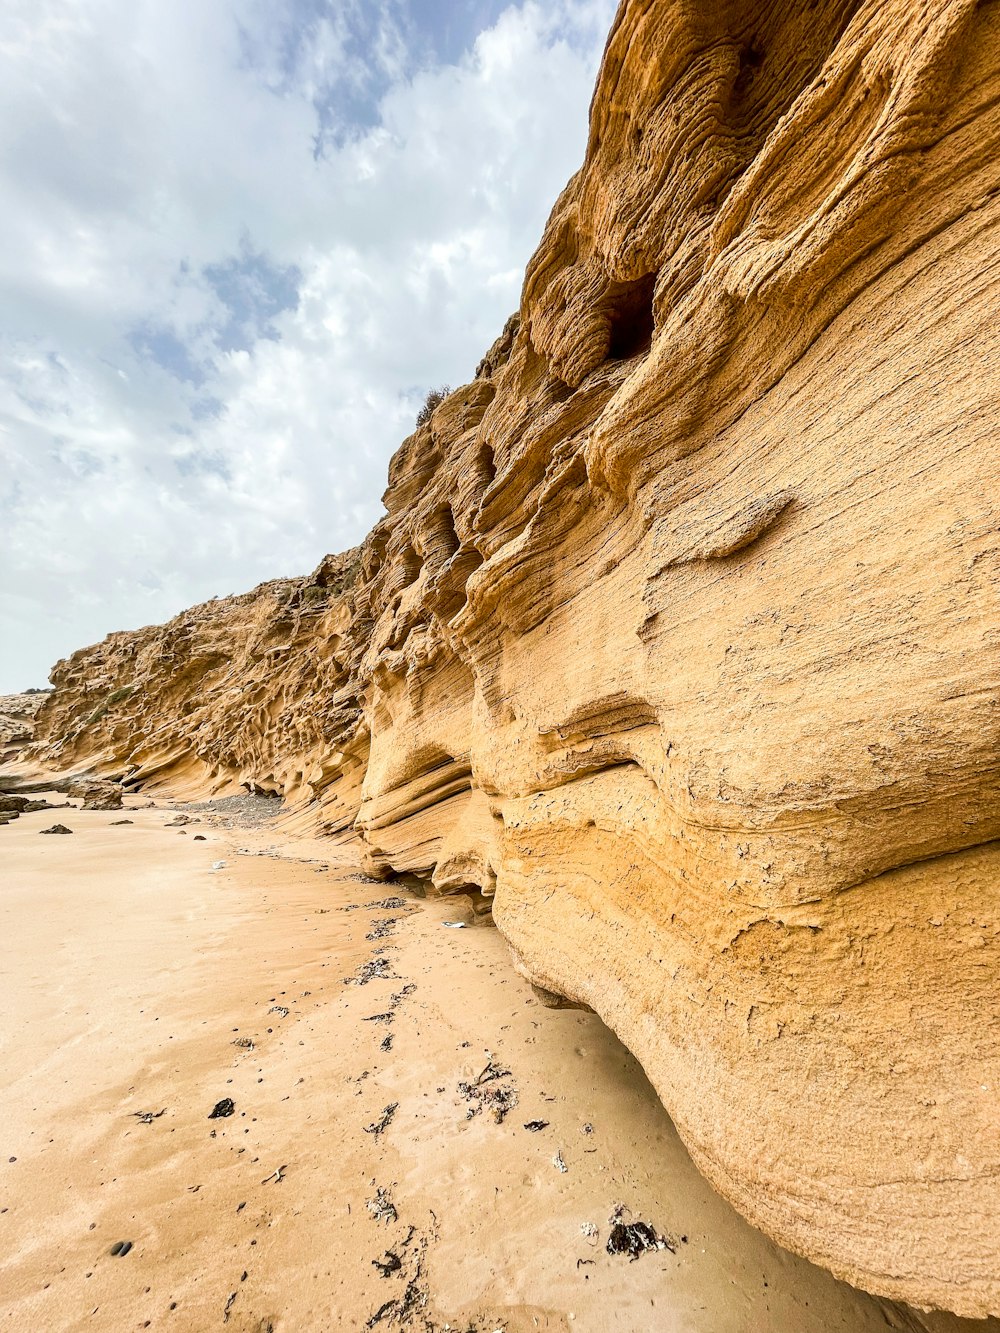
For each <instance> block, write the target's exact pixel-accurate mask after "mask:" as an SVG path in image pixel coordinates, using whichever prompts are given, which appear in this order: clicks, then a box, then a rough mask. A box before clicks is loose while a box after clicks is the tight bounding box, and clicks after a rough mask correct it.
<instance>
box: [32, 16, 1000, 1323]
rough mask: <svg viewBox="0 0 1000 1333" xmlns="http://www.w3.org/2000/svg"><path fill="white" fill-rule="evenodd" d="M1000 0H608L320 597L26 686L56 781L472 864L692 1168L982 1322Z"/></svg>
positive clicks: (810, 1240)
mask: <svg viewBox="0 0 1000 1333" xmlns="http://www.w3.org/2000/svg"><path fill="white" fill-rule="evenodd" d="M998 148H1000V5H996V4H991V3H980V4H977V3H974V0H924V2H923V3H920V4H914V3H911V0H881V2H879V3H876V0H864V2H859V0H810V2H809V3H807V2H806V0H789V3H786V4H782V5H775V4H769V3H764V0H757V2H753V0H732V3H722V2H718V0H717V2H715V3H713V2H712V0H704V2H703V3H699V4H688V3H684V2H683V0H642V2H641V3H640V2H639V0H625V3H623V4H622V6H621V8H620V10H619V13H618V16H617V18H616V21H615V24H614V28H613V30H612V33H611V36H610V39H609V44H608V49H607V53H606V56H605V60H604V64H603V68H602V71H601V75H600V80H599V83H598V88H597V92H596V95H595V99H594V104H593V109H592V116H591V126H590V138H589V143H588V148H587V155H586V160H585V162H584V165H583V167H582V169H581V171H580V172H579V173H578V174H577V175H576V176H575V177H574V178H573V180H572V181H571V182H570V183H569V185H568V186H567V188H566V189H565V190H564V192H563V194H562V195H561V196H560V198H559V200H558V202H557V204H556V206H555V209H554V211H553V213H552V216H551V219H550V221H549V224H548V226H547V228H546V232H545V235H544V237H543V239H542V242H541V244H540V246H539V249H538V251H537V253H536V255H535V256H534V258H533V260H532V261H531V264H530V265H529V268H528V272H527V276H526V280H525V286H524V292H523V298H522V303H521V309H520V317H519V320H514V321H512V322H511V324H509V325H508V327H507V329H506V330H505V331H504V334H503V336H502V337H501V339H500V340H498V343H497V344H496V346H495V347H494V348H493V349H492V350H491V351H490V353H489V354H488V355H487V357H486V358H485V360H484V361H483V363H482V364H481V365H480V368H479V372H478V375H477V378H476V379H475V380H474V382H473V383H471V384H469V385H467V386H465V387H464V388H461V389H459V390H458V391H457V392H455V393H452V394H451V395H450V396H449V397H448V398H447V399H446V400H445V402H444V403H443V404H442V405H441V406H440V407H438V408H437V410H436V411H435V412H434V413H433V415H432V417H431V419H430V421H429V422H428V423H427V424H426V425H424V426H422V427H421V428H420V429H418V430H417V431H416V432H415V433H414V434H413V435H412V436H411V437H410V438H409V439H408V440H406V441H405V442H404V444H403V445H402V447H401V449H400V450H399V452H398V453H397V454H396V456H395V458H394V459H393V461H392V464H391V466H390V474H389V487H388V490H387V492H386V496H385V503H386V507H387V510H388V514H387V517H386V518H385V519H383V520H382V521H381V522H380V523H379V524H378V525H377V526H376V528H375V529H374V530H373V532H372V533H371V534H370V536H369V537H368V538H367V540H366V541H365V543H364V544H363V546H362V547H360V548H359V549H358V550H357V551H354V552H350V553H348V555H346V556H343V557H339V558H336V559H334V558H331V559H329V560H327V561H325V562H324V564H323V565H322V566H321V567H320V569H319V570H317V571H316V573H315V574H314V575H312V576H311V577H310V578H308V579H299V580H282V581H278V582H274V583H269V584H265V585H263V586H262V587H261V588H258V589H257V590H255V592H253V593H250V594H248V595H246V596H244V597H237V598H230V599H227V600H226V601H222V602H214V603H208V604H206V605H203V606H200V607H196V608H194V609H193V610H191V611H189V612H186V613H184V614H183V615H181V616H178V617H176V618H175V619H174V620H173V621H171V622H170V623H169V624H168V625H165V626H162V627H155V628H150V629H145V630H141V631H138V632H136V633H134V634H128V633H123V634H117V635H112V636H111V637H110V638H109V639H107V640H106V641H105V642H104V643H103V644H100V645H98V646H97V647H95V648H91V649H87V650H84V651H83V652H79V653H76V654H75V655H74V656H73V657H72V658H70V659H69V660H68V661H66V662H62V663H60V664H59V665H58V666H57V667H56V669H55V671H54V673H53V677H52V679H53V682H54V683H55V685H56V687H57V691H56V694H55V695H54V696H52V697H50V698H49V699H48V700H47V701H46V702H45V704H44V706H43V708H42V712H41V714H40V719H39V725H40V729H41V735H42V737H43V745H42V746H41V747H40V748H39V749H38V751H37V754H38V755H39V756H41V757H44V759H45V760H46V762H48V763H53V762H54V763H57V764H61V765H62V766H64V767H74V768H80V767H87V768H97V769H102V770H103V771H106V772H115V773H118V774H121V773H122V771H123V769H124V771H125V775H126V778H127V779H130V780H132V781H134V782H136V783H140V782H142V783H150V782H153V783H155V782H156V781H158V780H165V781H169V782H171V783H173V784H174V785H175V786H177V787H179V788H181V789H182V790H184V789H186V790H189V791H191V792H194V791H199V792H204V791H207V790H212V791H220V792H224V791H227V790H236V788H237V786H238V784H241V783H242V784H244V785H246V786H248V787H250V788H251V789H253V790H257V791H267V792H269V791H275V792H280V793H281V794H283V795H284V796H285V797H286V804H287V805H289V806H291V807H292V808H293V809H296V810H300V811H302V818H303V819H305V818H307V817H311V818H315V819H317V820H318V821H319V822H320V823H321V825H322V826H323V827H324V828H325V829H326V830H327V831H329V832H331V833H337V834H338V835H341V836H351V835H352V834H354V833H356V834H357V835H359V836H360V837H361V839H362V840H363V842H364V846H365V849H366V856H367V860H368V865H369V868H370V869H372V870H374V871H377V872H379V873H389V872H393V871H395V872H408V873H413V874H419V875H421V876H423V877H425V878H426V879H427V880H428V881H429V882H430V883H432V884H433V886H434V887H435V888H436V889H437V890H439V891H441V892H448V891H450V890H456V889H460V888H467V887H468V886H476V887H477V888H478V889H479V890H481V892H482V893H483V894H485V895H487V896H491V895H492V896H493V898H494V916H495V919H496V922H497V924H498V925H499V927H500V929H501V930H502V931H503V932H504V933H505V935H506V936H507V938H508V939H509V941H510V943H511V946H512V948H513V950H514V951H515V954H516V957H517V959H518V962H519V965H520V966H521V967H522V968H523V969H524V970H525V972H526V973H527V974H528V975H529V976H530V978H531V979H532V980H533V981H534V982H535V983H536V984H537V985H539V986H541V987H543V988H544V989H546V990H549V991H553V992H555V993H557V994H559V995H562V996H565V997H568V998H569V999H572V1000H576V1001H579V1002H582V1003H585V1004H588V1005H590V1006H591V1007H593V1008H594V1009H595V1010H596V1011H597V1012H598V1013H599V1014H600V1015H601V1016H602V1017H603V1018H604V1019H605V1020H606V1021H607V1022H608V1023H609V1024H610V1025H611V1026H612V1027H613V1028H614V1029H615V1031H616V1032H617V1033H618V1034H619V1035H620V1036H621V1037H622V1039H623V1040H624V1041H625V1042H626V1043H627V1044H628V1045H629V1046H630V1047H631V1049H632V1050H633V1051H635V1053H636V1054H637V1055H638V1057H639V1058H640V1060H641V1061H642V1063H643V1065H644V1067H645V1068H646V1069H647V1071H648V1072H649V1075H650V1077H651V1079H652V1080H653V1082H654V1083H655V1085H656V1087H657V1088H658V1090H659V1092H660V1094H661V1096H662V1098H663V1101H664V1103H665V1104H666V1106H667V1108H668V1109H669V1111H670V1113H671V1115H672V1116H673V1117H674V1120H675V1121H676V1123H677V1126H678V1129H679V1130H680V1132H681V1134H682V1135H683V1137H684V1139H685V1141H686V1142H687V1144H688V1146H689V1147H690V1150H691V1152H692V1154H693V1156H694V1158H695V1160H696V1161H697V1162H698V1164H699V1165H700V1167H701V1169H702V1170H703V1171H704V1172H705V1174H706V1176H707V1177H708V1178H709V1179H710V1180H711V1181H712V1182H713V1183H714V1184H715V1185H716V1186H717V1187H718V1189H719V1190H721V1191H722V1193H723V1194H725V1195H726V1196H727V1197H728V1198H729V1199H731V1200H732V1201H733V1202H734V1203H735V1204H736V1206H737V1207H738V1208H740V1209H741V1211H742V1212H744V1213H745V1214H746V1215H747V1216H748V1217H749V1218H751V1219H752V1220H753V1221H754V1222H756V1223H757V1224H758V1225H759V1226H761V1227H762V1228H764V1229H765V1230H766V1231H768V1232H769V1233H770V1234H771V1235H773V1236H775V1237H776V1238H777V1239H778V1240H779V1241H781V1242H782V1243H783V1244H785V1245H787V1246H789V1247H791V1248H792V1249H795V1250H797V1251H799V1252H801V1253H804V1254H806V1255H808V1256H809V1257H810V1258H812V1259H814V1260H816V1261H817V1262H819V1263H822V1264H825V1265H827V1266H828V1267H829V1268H831V1269H832V1270H833V1271H834V1272H836V1273H837V1274H839V1275H840V1276H842V1277H845V1278H847V1279H849V1280H850V1281H852V1282H855V1283H857V1284H859V1285H861V1286H864V1287H866V1288H868V1289H870V1290H872V1291H875V1292H879V1293H882V1294H886V1295H889V1296H892V1297H895V1298H901V1299H904V1300H907V1301H909V1302H911V1303H913V1304H916V1305H920V1306H938V1307H943V1308H946V1309H951V1310H954V1311H957V1312H959V1313H963V1314H967V1315H984V1314H986V1313H989V1312H994V1313H1000V1109H998V1092H1000V1010H998V1007H997V994H998V982H1000V965H998V960H1000V914H998V910H997V909H998V900H1000V895H998V882H1000V841H998V839H1000V800H998V785H1000V763H998V758H997V756H998V749H997V742H998V716H1000V713H998V700H1000V663H998V655H997V650H998V639H1000V634H998V624H997V595H998V589H1000V536H998V532H1000V526H998V518H1000V513H998V510H1000V502H998V488H997V465H996V445H995V439H994V436H995V429H996V428H995V421H996V406H995V405H996V401H997V392H998V387H1000V375H998V338H1000V323H998V321H997V319H996V311H997V308H998V294H1000V289H998V263H997V254H998V240H1000V233H998V221H1000V165H998V162H1000V158H998Z"/></svg>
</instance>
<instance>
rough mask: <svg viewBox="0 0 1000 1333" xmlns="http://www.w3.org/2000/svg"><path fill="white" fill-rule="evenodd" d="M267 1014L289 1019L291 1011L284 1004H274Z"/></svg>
mask: <svg viewBox="0 0 1000 1333" xmlns="http://www.w3.org/2000/svg"><path fill="white" fill-rule="evenodd" d="M267 1012H268V1013H269V1014H277V1015H278V1017H279V1018H287V1017H288V1015H289V1014H290V1013H291V1010H290V1009H288V1008H287V1007H286V1006H285V1005H283V1004H272V1005H271V1007H270V1009H268V1011H267Z"/></svg>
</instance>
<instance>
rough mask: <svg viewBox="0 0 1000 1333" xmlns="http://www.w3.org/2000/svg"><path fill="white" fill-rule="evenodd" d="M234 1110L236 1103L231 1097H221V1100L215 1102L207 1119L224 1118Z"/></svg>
mask: <svg viewBox="0 0 1000 1333" xmlns="http://www.w3.org/2000/svg"><path fill="white" fill-rule="evenodd" d="M235 1110H236V1105H235V1103H234V1102H233V1099H232V1097H223V1099H222V1101H221V1102H216V1103H215V1105H214V1106H213V1107H212V1109H211V1111H209V1113H208V1118H209V1120H224V1119H225V1118H226V1116H228V1115H232V1114H233V1112H234V1111H235Z"/></svg>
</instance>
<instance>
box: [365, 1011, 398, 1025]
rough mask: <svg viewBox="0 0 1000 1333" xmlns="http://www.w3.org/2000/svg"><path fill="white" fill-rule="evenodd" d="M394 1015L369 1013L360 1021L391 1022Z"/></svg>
mask: <svg viewBox="0 0 1000 1333" xmlns="http://www.w3.org/2000/svg"><path fill="white" fill-rule="evenodd" d="M395 1017H396V1015H395V1014H393V1013H387V1014H369V1015H368V1017H367V1018H363V1019H362V1020H361V1021H362V1023H391V1022H392V1020H393V1019H394V1018H395Z"/></svg>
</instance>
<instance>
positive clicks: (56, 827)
mask: <svg viewBox="0 0 1000 1333" xmlns="http://www.w3.org/2000/svg"><path fill="white" fill-rule="evenodd" d="M72 832H73V830H72V829H71V828H67V827H66V825H65V824H53V825H52V827H51V828H43V829H39V833H72Z"/></svg>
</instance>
